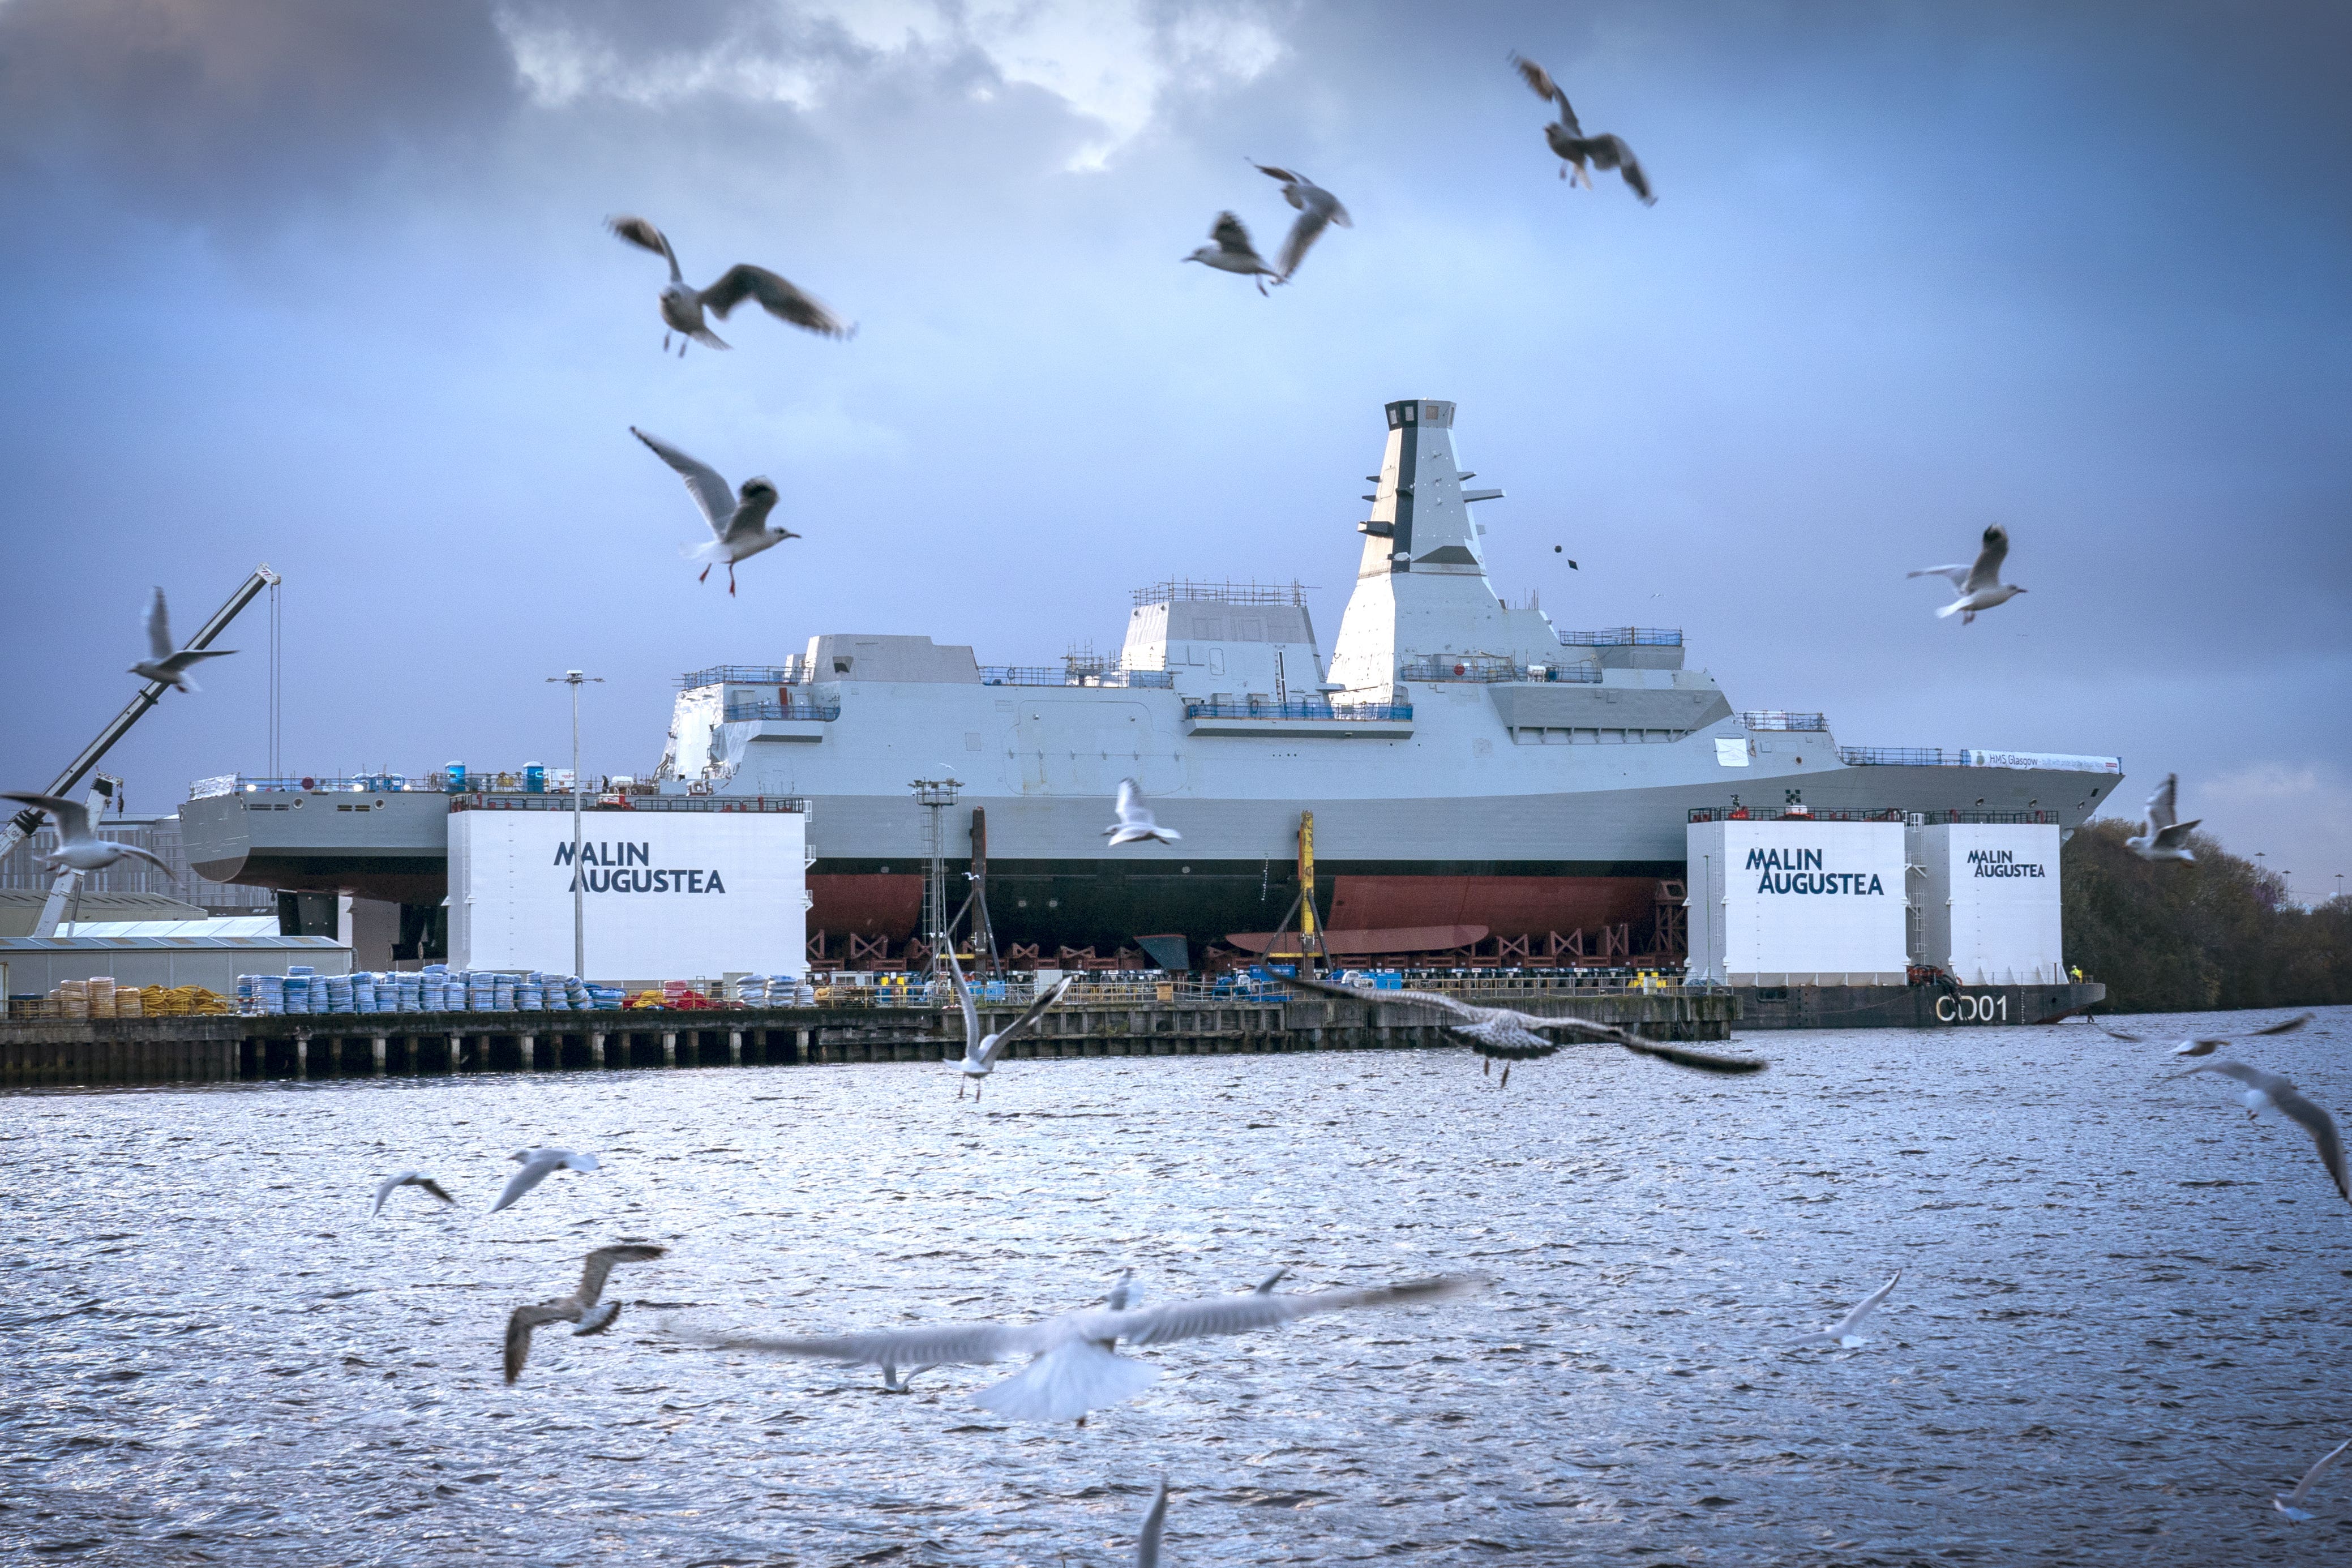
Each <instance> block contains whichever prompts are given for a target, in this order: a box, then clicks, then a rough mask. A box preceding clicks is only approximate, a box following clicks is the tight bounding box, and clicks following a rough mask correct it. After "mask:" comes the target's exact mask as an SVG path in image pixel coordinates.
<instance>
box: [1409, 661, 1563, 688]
mask: <svg viewBox="0 0 2352 1568" xmlns="http://www.w3.org/2000/svg"><path fill="white" fill-rule="evenodd" d="M1397 679H1399V680H1422V681H1455V680H1465V681H1483V682H1485V683H1486V684H1489V685H1496V684H1499V683H1501V682H1504V681H1511V680H1532V681H1561V682H1568V683H1576V684H1582V685H1586V686H1598V685H1599V684H1601V666H1600V665H1598V664H1596V663H1593V662H1591V661H1590V660H1588V661H1586V662H1584V663H1582V664H1538V665H1528V664H1514V663H1513V662H1512V661H1511V660H1509V659H1507V658H1490V657H1488V656H1486V655H1484V654H1456V655H1446V654H1431V655H1429V656H1427V657H1426V658H1417V659H1414V660H1412V662H1411V663H1409V664H1402V665H1399V666H1398V667H1397Z"/></svg>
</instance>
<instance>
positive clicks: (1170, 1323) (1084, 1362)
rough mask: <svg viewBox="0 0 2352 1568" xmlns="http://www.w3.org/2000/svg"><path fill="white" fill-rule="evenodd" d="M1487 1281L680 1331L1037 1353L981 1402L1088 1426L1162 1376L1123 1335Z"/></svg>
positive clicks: (700, 1339) (1159, 1336)
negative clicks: (897, 1321) (801, 1330)
mask: <svg viewBox="0 0 2352 1568" xmlns="http://www.w3.org/2000/svg"><path fill="white" fill-rule="evenodd" d="M1485 1286H1486V1279H1485V1278H1484V1277H1483V1276H1479V1275H1438V1276H1435V1277H1433V1278H1431V1279H1409V1280H1405V1281H1403V1282H1402V1283H1400V1284H1395V1285H1381V1286H1375V1287H1372V1288H1371V1289H1362V1290H1314V1291H1297V1292H1294V1293H1292V1294H1289V1295H1278V1294H1265V1295H1261V1294H1259V1293H1258V1292H1256V1291H1255V1290H1252V1291H1247V1292H1244V1293H1243V1294H1241V1295H1237V1296H1203V1297H1198V1298H1195V1299H1193V1300H1182V1301H1170V1302H1167V1303H1165V1304H1163V1305H1160V1306H1157V1307H1136V1306H1132V1305H1130V1300H1131V1287H1130V1285H1129V1282H1128V1281H1126V1280H1122V1281H1120V1284H1119V1287H1118V1289H1114V1290H1113V1291H1112V1292H1111V1296H1110V1300H1108V1302H1106V1303H1105V1304H1104V1305H1102V1306H1099V1307H1082V1308H1080V1309H1078V1310H1076V1311H1074V1312H1064V1313H1062V1314H1061V1315H1060V1316H1058V1317H1053V1318H1046V1319H1044V1320H1042V1321H1037V1322H1033V1323H996V1322H987V1323H941V1324H938V1325H935V1326H932V1327H929V1328H920V1329H885V1330H877V1331H873V1332H869V1333H862V1334H840V1335H835V1336H830V1337H825V1338H815V1339H767V1338H761V1337H758V1336H753V1335H740V1334H729V1335H702V1334H693V1333H686V1334H682V1335H681V1337H682V1338H686V1339H688V1340H691V1341H693V1342H696V1343H698V1344H706V1345H710V1346H714V1347H716V1348H719V1349H723V1350H740V1351H751V1352H755V1353H757V1354H760V1355H777V1356H801V1357H805V1358H808V1359H811V1360H816V1361H839V1362H851V1363H862V1364H865V1365H869V1366H908V1365H911V1364H913V1363H918V1362H939V1363H984V1362H993V1361H1003V1360H1004V1359H1005V1358H1006V1357H1008V1356H1016V1355H1026V1356H1029V1357H1031V1358H1032V1359H1031V1361H1030V1363H1029V1364H1028V1365H1027V1366H1026V1367H1024V1368H1023V1369H1022V1370H1021V1371H1020V1372H1018V1373H1014V1374H1013V1376H1011V1377H1009V1378H1006V1379H1005V1380H1004V1381H1003V1382H1002V1383H998V1384H992V1385H991V1386H990V1387H987V1388H984V1389H982V1391H981V1392H980V1393H979V1394H976V1395H974V1396H973V1397H974V1400H975V1402H976V1403H978V1404H979V1405H982V1407H983V1408H985V1409H989V1410H993V1411H995V1412H996V1413H997V1414H998V1415H1003V1416H1007V1417H1010V1418H1011V1419H1013V1420H1015V1421H1077V1422H1080V1423H1083V1422H1084V1421H1085V1420H1086V1418H1087V1412H1089V1411H1092V1410H1098V1409H1100V1408H1102V1407H1103V1406H1104V1405H1116V1404H1118V1402H1119V1401H1121V1400H1124V1399H1131V1398H1133V1397H1134V1396H1135V1395H1136V1394H1140V1393H1142V1392H1143V1390H1144V1389H1146V1388H1148V1387H1150V1385H1151V1384H1153V1383H1155V1382H1157V1381H1158V1380H1159V1377H1160V1369H1159V1368H1157V1367H1155V1366H1151V1365H1150V1364H1148V1363H1143V1362H1139V1361H1135V1360H1132V1359H1130V1358H1129V1357H1127V1356H1123V1355H1121V1354H1119V1353H1118V1345H1119V1342H1121V1341H1124V1342H1127V1343H1128V1344H1129V1345H1133V1346H1147V1345H1164V1344H1171V1343H1173V1342H1176V1341H1178V1340H1193V1339H1204V1338H1209V1337H1212V1336H1217V1335H1224V1334H1242V1333H1248V1332H1250V1331H1253V1330H1256V1329H1270V1328H1273V1327H1275V1326H1276V1325H1277V1324H1282V1323H1287V1322H1291V1321H1295V1320H1297V1319H1299V1318H1306V1317H1312V1316H1315V1315H1317V1314H1318V1313H1323V1312H1339V1311H1347V1310H1354V1309H1359V1308H1366V1307H1405V1306H1413V1305H1416V1304H1418V1303H1421V1302H1423V1301H1442V1300H1448V1299H1450V1298H1453V1297H1456V1296H1464V1295H1468V1294H1469V1293H1471V1292H1473V1291H1475V1290H1478V1289H1484V1288H1485Z"/></svg>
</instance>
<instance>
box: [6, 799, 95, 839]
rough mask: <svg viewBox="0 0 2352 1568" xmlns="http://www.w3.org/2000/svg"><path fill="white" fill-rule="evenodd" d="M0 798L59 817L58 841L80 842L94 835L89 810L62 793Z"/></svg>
mask: <svg viewBox="0 0 2352 1568" xmlns="http://www.w3.org/2000/svg"><path fill="white" fill-rule="evenodd" d="M0 800H16V801H22V802H24V803H25V804H26V805H34V806H38V807H40V808H41V809H42V810H43V811H46V812H47V813H48V814H49V815H50V816H54V817H56V818H57V819H58V843H59V844H79V843H80V842H81V841H82V840H83V839H85V838H89V837H92V835H91V833H90V831H89V808H88V807H87V806H85V805H82V803H81V802H79V801H78V800H68V799H67V798H66V797H65V796H63V795H7V794H0Z"/></svg>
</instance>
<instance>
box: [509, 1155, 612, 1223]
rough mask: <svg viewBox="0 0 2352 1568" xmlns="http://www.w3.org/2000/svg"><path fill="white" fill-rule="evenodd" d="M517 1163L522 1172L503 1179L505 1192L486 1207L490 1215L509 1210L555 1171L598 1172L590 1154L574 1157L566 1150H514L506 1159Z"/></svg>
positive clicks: (594, 1157)
mask: <svg viewBox="0 0 2352 1568" xmlns="http://www.w3.org/2000/svg"><path fill="white" fill-rule="evenodd" d="M507 1158H508V1159H509V1160H514V1161H518V1162H520V1163H521V1165H522V1169H521V1170H520V1171H517V1172H516V1173H514V1174H513V1175H511V1176H509V1177H508V1178H507V1187H506V1191H504V1192H502V1193H500V1194H499V1201H498V1202H496V1203H494V1204H492V1205H490V1212H491V1213H492V1214H496V1213H498V1212H499V1210H500V1209H503V1208H512V1207H513V1206H514V1205H516V1204H519V1203H520V1202H521V1201H522V1195H523V1194H525V1193H527V1192H529V1191H530V1190H531V1188H533V1187H535V1186H537V1185H539V1184H540V1183H541V1182H543V1181H545V1180H547V1178H548V1177H549V1176H551V1175H552V1174H553V1173H556V1172H558V1171H593V1170H598V1169H601V1167H600V1166H598V1164H597V1163H596V1156H595V1155H593V1154H575V1153H573V1152H572V1151H571V1150H569V1149H518V1150H516V1151H515V1152H513V1153H511V1154H509V1155H508V1156H507Z"/></svg>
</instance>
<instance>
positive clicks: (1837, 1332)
mask: <svg viewBox="0 0 2352 1568" xmlns="http://www.w3.org/2000/svg"><path fill="white" fill-rule="evenodd" d="M1902 1281H1903V1270H1901V1269H1900V1268H1898V1269H1896V1270H1895V1278H1894V1279H1889V1280H1888V1281H1887V1282H1886V1283H1885V1284H1884V1285H1881V1286H1880V1287H1879V1288H1878V1289H1875V1290H1873V1291H1872V1292H1871V1293H1870V1294H1869V1295H1867V1296H1864V1298H1863V1299H1862V1300H1859V1301H1856V1302H1855V1303H1854V1304H1853V1311H1851V1312H1848V1313H1847V1314H1846V1315H1845V1316H1844V1317H1843V1318H1840V1319H1839V1320H1838V1321H1836V1322H1834V1323H1832V1324H1831V1325H1830V1326H1829V1327H1828V1328H1826V1329H1823V1330H1822V1331H1821V1332H1820V1333H1818V1334H1807V1335H1806V1336H1805V1337H1804V1338H1803V1339H1801V1340H1790V1342H1789V1348H1790V1350H1797V1349H1800V1348H1801V1347H1803V1346H1806V1345H1843V1346H1844V1347H1845V1348H1846V1349H1847V1350H1852V1349H1853V1347H1854V1346H1856V1345H1858V1344H1860V1343H1862V1342H1863V1340H1862V1325H1863V1324H1864V1323H1865V1322H1868V1321H1870V1315H1871V1314H1872V1313H1873V1312H1875V1311H1876V1310H1878V1308H1879V1304H1880V1303H1881V1302H1883V1301H1885V1300H1886V1298H1888V1297H1889V1296H1892V1295H1893V1294H1895V1286H1897V1285H1899V1284H1901V1283H1902Z"/></svg>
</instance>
